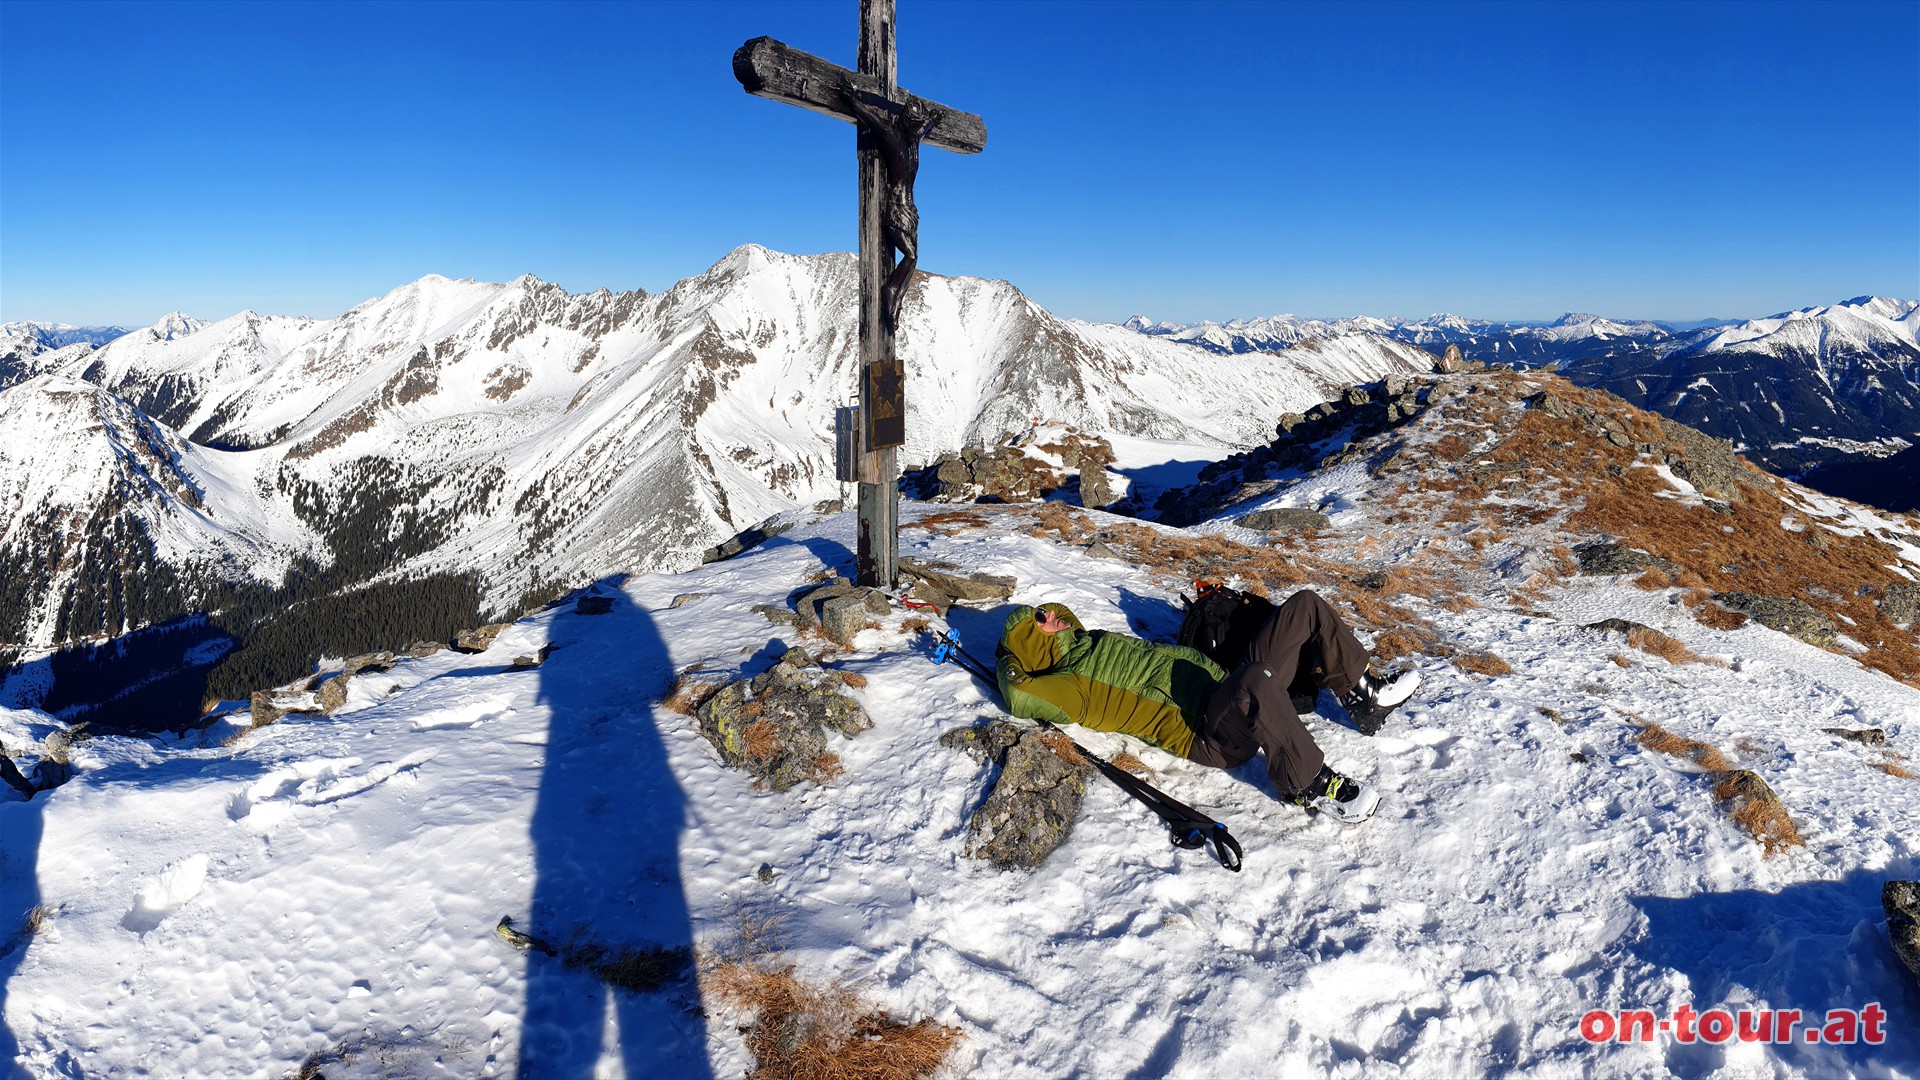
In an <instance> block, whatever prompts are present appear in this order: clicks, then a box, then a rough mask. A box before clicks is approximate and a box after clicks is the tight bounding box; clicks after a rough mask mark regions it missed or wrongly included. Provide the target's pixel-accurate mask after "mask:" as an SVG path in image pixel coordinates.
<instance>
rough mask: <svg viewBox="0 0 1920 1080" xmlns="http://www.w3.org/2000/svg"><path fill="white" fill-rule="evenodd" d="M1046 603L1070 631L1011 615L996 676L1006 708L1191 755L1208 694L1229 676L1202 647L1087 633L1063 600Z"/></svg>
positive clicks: (1027, 611) (1025, 612)
mask: <svg viewBox="0 0 1920 1080" xmlns="http://www.w3.org/2000/svg"><path fill="white" fill-rule="evenodd" d="M1042 607H1044V608H1045V609H1046V610H1048V611H1051V612H1053V613H1054V614H1056V615H1059V616H1060V617H1061V618H1063V619H1065V620H1066V621H1067V623H1068V625H1070V626H1071V627H1072V629H1069V630H1062V631H1060V632H1059V633H1057V634H1049V633H1047V632H1046V631H1045V630H1042V629H1040V624H1039V623H1037V622H1035V621H1034V609H1033V608H1031V607H1026V606H1021V607H1017V608H1014V609H1013V612H1012V613H1011V614H1009V615H1008V616H1007V623H1006V627H1005V629H1004V630H1002V631H1001V634H1000V663H999V676H1000V696H1001V697H1002V698H1004V699H1005V700H1006V703H1007V709H1008V711H1009V712H1011V713H1013V715H1015V716H1024V717H1028V718H1031V719H1037V720H1049V721H1052V722H1053V723H1056V724H1079V725H1081V726H1082V727H1089V728H1092V729H1094V730H1095V731H1118V732H1121V733H1123V734H1126V735H1132V736H1135V737H1137V738H1140V739H1143V740H1145V741H1147V742H1149V743H1152V744H1153V745H1155V746H1158V747H1160V748H1161V749H1162V750H1165V751H1167V752H1168V753H1172V754H1178V755H1179V756H1181V757H1186V756H1187V752H1188V750H1189V749H1191V748H1192V746H1193V733H1194V732H1195V731H1196V730H1198V729H1199V727H1200V718H1201V716H1202V715H1203V714H1204V712H1205V710H1206V704H1207V695H1208V694H1210V693H1212V691H1213V688H1214V685H1215V684H1216V683H1218V682H1219V681H1220V680H1221V679H1222V678H1224V677H1225V675H1226V673H1225V672H1223V671H1221V670H1220V668H1219V667H1218V666H1217V665H1216V664H1214V662H1213V661H1211V660H1209V659H1207V658H1206V656H1205V655H1204V654H1203V653H1201V652H1200V651H1199V650H1198V649H1189V648H1187V647H1185V646H1182V645H1155V644H1153V643H1152V642H1150V641H1142V640H1140V639H1139V638H1137V637H1129V636H1128V635H1126V634H1111V633H1107V632H1106V631H1103V630H1087V629H1085V628H1084V627H1082V626H1081V625H1080V620H1079V619H1077V618H1075V617H1074V614H1073V612H1072V611H1069V610H1068V609H1067V607H1066V605H1064V604H1044V605H1042Z"/></svg>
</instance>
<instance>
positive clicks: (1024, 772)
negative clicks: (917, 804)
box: [940, 720, 1093, 870]
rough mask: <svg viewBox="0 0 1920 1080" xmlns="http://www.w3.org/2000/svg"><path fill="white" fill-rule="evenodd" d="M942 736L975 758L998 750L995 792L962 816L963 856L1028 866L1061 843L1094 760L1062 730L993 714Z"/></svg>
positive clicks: (998, 864)
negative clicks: (1083, 754)
mask: <svg viewBox="0 0 1920 1080" xmlns="http://www.w3.org/2000/svg"><path fill="white" fill-rule="evenodd" d="M940 741H941V743H942V744H944V745H947V746H955V747H958V748H960V749H964V750H966V751H967V752H968V753H970V754H972V755H973V756H974V757H975V758H976V759H978V758H983V757H984V758H991V757H993V756H995V755H997V756H998V759H999V761H1000V776H999V779H998V780H996V781H995V782H994V785H993V791H992V793H991V794H989V795H988V796H987V799H986V801H985V802H983V803H981V804H980V808H979V809H978V810H975V811H974V812H973V818H972V819H971V820H970V821H968V822H967V846H966V853H967V855H968V857H970V858H975V859H985V860H986V861H987V862H989V863H992V864H993V865H994V866H995V867H997V868H998V869H1001V870H1015V869H1020V870H1031V869H1033V868H1034V867H1036V866H1039V865H1040V864H1041V863H1043V862H1045V861H1046V858H1047V856H1048V855H1051V854H1053V850H1054V849H1055V848H1057V847H1059V846H1060V845H1061V844H1063V843H1065V842H1066V839H1067V835H1068V834H1069V833H1071V832H1072V831H1073V823H1074V821H1075V820H1077V819H1078V818H1079V816H1080V804H1081V802H1082V801H1083V800H1084V799H1085V798H1086V794H1087V777H1088V775H1089V774H1091V773H1092V772H1093V766H1091V765H1089V764H1088V763H1087V762H1086V760H1085V759H1084V758H1081V757H1080V756H1079V755H1078V754H1077V753H1075V752H1074V750H1073V746H1072V744H1071V743H1069V742H1068V741H1067V739H1066V738H1065V737H1064V736H1061V735H1059V734H1058V733H1052V732H1040V731H1034V730H1032V729H1030V728H1022V727H1020V726H1018V725H1015V724H1010V723H1008V722H1006V721H1004V720H997V721H992V722H989V723H988V724H985V725H982V726H981V727H979V728H971V729H967V728H963V729H960V731H958V732H948V733H947V735H946V736H944V737H942V738H941V740H940Z"/></svg>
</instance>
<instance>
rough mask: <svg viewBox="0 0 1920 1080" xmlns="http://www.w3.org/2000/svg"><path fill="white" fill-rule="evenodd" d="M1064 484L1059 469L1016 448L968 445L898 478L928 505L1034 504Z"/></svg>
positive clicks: (903, 486) (909, 492)
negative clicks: (962, 503) (932, 503)
mask: <svg viewBox="0 0 1920 1080" xmlns="http://www.w3.org/2000/svg"><path fill="white" fill-rule="evenodd" d="M1065 482H1066V477H1065V475H1063V474H1062V473H1061V472H1060V471H1059V470H1058V469H1055V468H1053V467H1052V466H1050V465H1048V464H1047V463H1046V462H1044V461H1041V460H1039V459H1038V458H1035V457H1032V456H1030V455H1028V454H1027V453H1026V452H1025V451H1023V450H1021V449H1020V448H1019V447H1015V446H996V447H994V448H993V449H991V450H986V449H982V448H980V447H977V446H969V447H967V448H966V449H964V450H962V451H960V452H959V453H958V454H942V455H940V457H939V458H937V459H935V460H934V462H933V464H931V465H929V466H927V467H926V468H924V469H915V470H914V471H912V472H910V473H907V474H905V475H903V476H902V477H901V478H900V485H901V490H902V491H903V492H906V493H908V494H910V495H912V496H913V497H914V498H918V499H925V500H928V501H929V502H1033V501H1035V500H1037V499H1041V498H1045V497H1046V495H1047V493H1048V492H1050V491H1052V490H1054V489H1055V488H1057V487H1059V486H1060V485H1061V484H1063V483H1065Z"/></svg>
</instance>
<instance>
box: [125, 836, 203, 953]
mask: <svg viewBox="0 0 1920 1080" xmlns="http://www.w3.org/2000/svg"><path fill="white" fill-rule="evenodd" d="M207 863H208V860H207V857H206V856H205V855H189V856H187V857H186V858H184V859H181V860H180V861H179V862H176V863H174V864H173V865H171V866H169V867H167V868H166V869H165V870H163V871H161V872H160V876H159V877H156V878H152V879H149V880H147V881H144V882H141V884H140V891H139V893H138V894H136V895H135V896H134V898H133V907H132V908H131V909H129V910H128V911H127V913H126V915H125V916H124V917H122V918H121V920H120V925H121V926H124V927H126V928H127V929H129V930H131V931H133V932H134V933H136V934H145V933H146V932H147V931H149V930H152V929H154V928H155V927H157V926H159V925H160V924H161V923H162V922H164V921H166V918H167V916H169V915H171V914H173V913H174V912H176V911H178V910H180V909H181V908H182V907H184V906H186V903H187V901H189V900H191V899H193V898H194V897H195V896H197V895H199V893H200V890H201V888H202V887H204V886H205V885H206V883H207Z"/></svg>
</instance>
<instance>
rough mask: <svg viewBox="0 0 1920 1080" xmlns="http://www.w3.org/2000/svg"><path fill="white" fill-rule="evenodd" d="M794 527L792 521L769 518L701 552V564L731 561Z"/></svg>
mask: <svg viewBox="0 0 1920 1080" xmlns="http://www.w3.org/2000/svg"><path fill="white" fill-rule="evenodd" d="M793 526H794V522H792V521H781V520H778V519H777V518H768V519H767V520H765V521H763V522H761V523H760V524H758V525H755V526H754V527H753V528H751V529H746V530H743V531H741V532H739V533H736V534H734V535H733V536H732V537H730V538H728V539H726V540H723V541H721V542H720V543H718V544H715V545H714V546H712V547H710V548H708V549H707V550H705V551H703V552H701V553H700V562H701V563H702V564H703V565H704V564H706V563H716V562H720V561H722V560H725V559H731V558H733V557H734V556H735V555H738V554H740V553H741V552H743V551H747V550H750V549H752V548H756V547H759V546H760V545H761V544H764V543H766V542H767V541H768V540H770V539H772V538H773V537H776V536H779V535H780V534H781V533H783V532H786V531H787V530H788V529H791V528H793Z"/></svg>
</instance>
